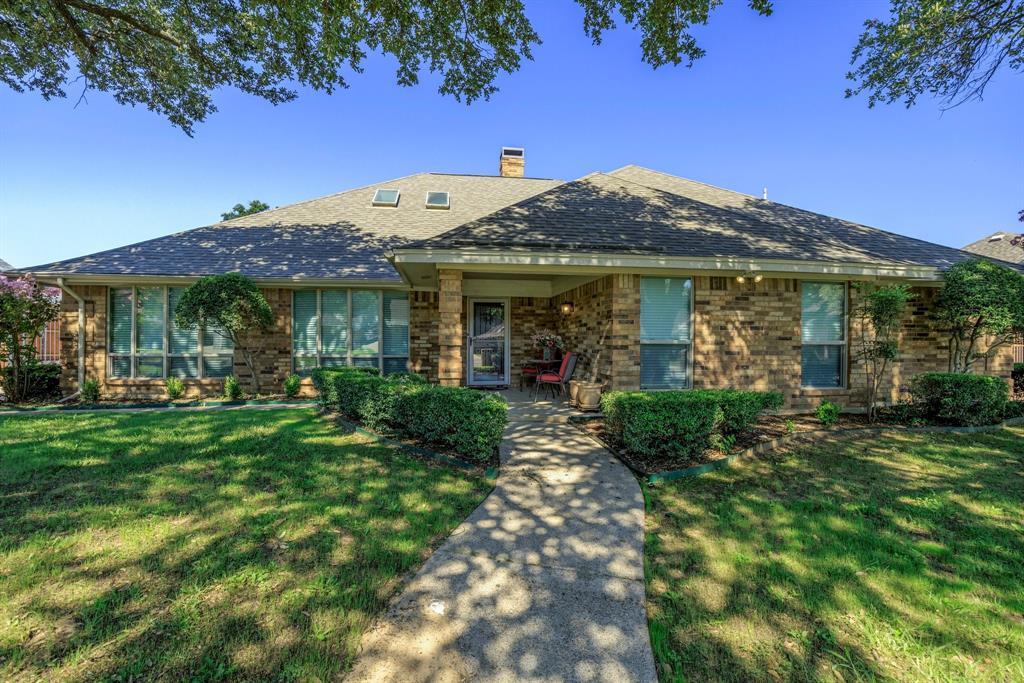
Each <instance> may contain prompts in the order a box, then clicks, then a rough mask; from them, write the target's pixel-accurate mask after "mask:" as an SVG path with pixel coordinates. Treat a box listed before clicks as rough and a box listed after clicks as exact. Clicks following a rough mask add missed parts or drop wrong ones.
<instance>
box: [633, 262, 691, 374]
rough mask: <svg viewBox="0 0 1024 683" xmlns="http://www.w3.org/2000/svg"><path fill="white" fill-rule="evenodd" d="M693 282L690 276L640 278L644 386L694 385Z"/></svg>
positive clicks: (641, 362)
mask: <svg viewBox="0 0 1024 683" xmlns="http://www.w3.org/2000/svg"><path fill="white" fill-rule="evenodd" d="M692 288H693V282H692V281H691V280H690V279H689V278H653V277H651V278H647V277H645V278H641V279H640V387H641V388H642V389H683V388H686V387H688V386H690V376H689V374H690V370H689V368H690V341H691V339H690V335H691V334H692V330H691V323H690V318H691V305H690V299H691V294H692Z"/></svg>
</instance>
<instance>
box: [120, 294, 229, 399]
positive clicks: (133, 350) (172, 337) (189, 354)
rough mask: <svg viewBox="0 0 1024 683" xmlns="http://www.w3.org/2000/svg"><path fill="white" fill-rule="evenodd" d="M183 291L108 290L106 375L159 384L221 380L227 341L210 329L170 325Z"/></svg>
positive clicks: (226, 361) (224, 372) (224, 373)
mask: <svg viewBox="0 0 1024 683" xmlns="http://www.w3.org/2000/svg"><path fill="white" fill-rule="evenodd" d="M184 291H185V290H184V288H182V287H118V288H112V289H111V290H110V309H109V310H110V321H109V325H108V328H109V330H108V331H109V342H108V344H109V345H108V362H107V372H108V374H109V375H110V377H122V378H139V379H162V378H164V377H180V378H184V379H198V378H200V377H226V376H228V375H230V374H231V372H232V368H233V366H234V349H233V347H232V344H231V341H230V340H229V339H228V338H227V337H225V336H224V335H223V334H221V333H219V332H218V331H217V330H214V329H206V330H203V331H202V333H201V334H200V331H198V330H183V329H181V328H178V327H177V326H176V325H175V324H174V310H175V308H176V307H177V305H178V301H179V300H180V299H181V295H182V293H184Z"/></svg>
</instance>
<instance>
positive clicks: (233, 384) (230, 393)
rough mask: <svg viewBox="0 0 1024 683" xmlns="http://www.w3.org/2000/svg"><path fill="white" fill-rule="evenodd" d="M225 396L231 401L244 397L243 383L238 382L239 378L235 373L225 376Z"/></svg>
mask: <svg viewBox="0 0 1024 683" xmlns="http://www.w3.org/2000/svg"><path fill="white" fill-rule="evenodd" d="M224 398H226V399H227V400H229V401H237V400H239V399H241V398H242V385H241V384H239V383H238V378H237V377H235V376H234V375H228V376H227V377H225V378H224Z"/></svg>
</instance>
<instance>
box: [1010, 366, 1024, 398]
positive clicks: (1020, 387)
mask: <svg viewBox="0 0 1024 683" xmlns="http://www.w3.org/2000/svg"><path fill="white" fill-rule="evenodd" d="M1010 377H1012V378H1013V393H1015V394H1024V363H1014V364H1013V371H1012V372H1011V373H1010Z"/></svg>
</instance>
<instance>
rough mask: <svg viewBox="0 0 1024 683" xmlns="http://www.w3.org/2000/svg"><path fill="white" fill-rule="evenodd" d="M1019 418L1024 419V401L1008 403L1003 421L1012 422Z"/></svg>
mask: <svg viewBox="0 0 1024 683" xmlns="http://www.w3.org/2000/svg"><path fill="white" fill-rule="evenodd" d="M1018 417H1024V401H1007V402H1006V409H1005V410H1003V419H1004V420H1012V419H1014V418H1018Z"/></svg>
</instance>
